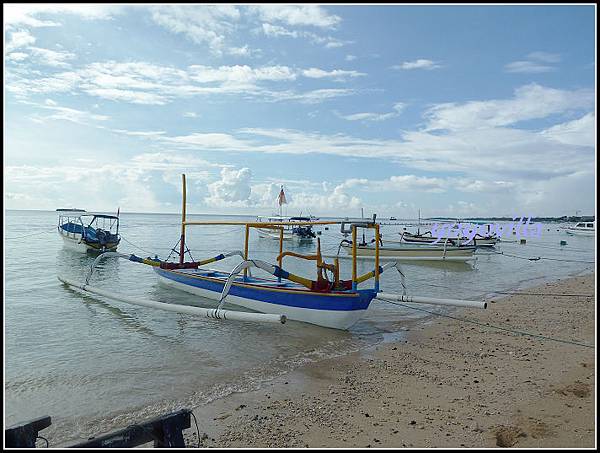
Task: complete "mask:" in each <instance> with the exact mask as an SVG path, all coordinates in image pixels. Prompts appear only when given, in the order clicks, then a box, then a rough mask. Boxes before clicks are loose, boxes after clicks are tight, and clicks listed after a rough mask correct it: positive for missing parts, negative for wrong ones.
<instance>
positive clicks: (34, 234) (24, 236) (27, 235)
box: [6, 227, 56, 240]
mask: <svg viewBox="0 0 600 453" xmlns="http://www.w3.org/2000/svg"><path fill="white" fill-rule="evenodd" d="M52 231H56V227H53V228H52V229H51V230H46V231H41V232H39V233H32V234H25V235H23V236H15V237H12V238H6V239H8V240H15V239H22V238H28V237H31V236H39V235H40V234H46V233H51V232H52Z"/></svg>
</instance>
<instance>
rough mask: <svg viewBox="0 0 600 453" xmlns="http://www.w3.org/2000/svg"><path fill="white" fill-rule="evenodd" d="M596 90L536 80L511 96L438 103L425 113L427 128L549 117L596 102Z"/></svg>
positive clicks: (473, 126)
mask: <svg viewBox="0 0 600 453" xmlns="http://www.w3.org/2000/svg"><path fill="white" fill-rule="evenodd" d="M594 99H595V96H594V92H593V90H588V89H580V90H573V91H569V90H559V89H554V88H547V87H543V86H541V85H538V84H536V83H532V84H529V85H524V86H522V87H520V88H517V89H516V90H515V94H514V97H513V98H512V99H502V100H499V99H498V100H489V101H470V102H465V103H462V104H457V103H449V104H439V105H437V106H434V107H432V108H430V109H429V110H428V111H427V112H426V114H425V117H426V118H427V120H428V124H427V129H428V130H437V129H447V130H460V129H481V128H487V127H500V126H508V125H511V124H516V123H519V122H521V121H526V120H532V119H539V118H546V117H548V116H550V115H553V114H557V113H565V112H569V111H572V110H577V109H588V108H591V107H592V106H593V105H594Z"/></svg>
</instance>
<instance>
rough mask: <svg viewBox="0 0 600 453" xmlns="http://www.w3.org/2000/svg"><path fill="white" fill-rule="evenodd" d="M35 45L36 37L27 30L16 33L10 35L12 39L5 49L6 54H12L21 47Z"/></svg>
mask: <svg viewBox="0 0 600 453" xmlns="http://www.w3.org/2000/svg"><path fill="white" fill-rule="evenodd" d="M33 43H35V37H34V36H33V35H32V34H31V33H29V32H28V31H27V30H20V31H14V32H11V34H10V39H9V41H8V42H7V43H6V46H5V48H4V52H5V53H10V52H12V51H13V50H15V49H18V48H20V47H27V46H30V45H31V44H33Z"/></svg>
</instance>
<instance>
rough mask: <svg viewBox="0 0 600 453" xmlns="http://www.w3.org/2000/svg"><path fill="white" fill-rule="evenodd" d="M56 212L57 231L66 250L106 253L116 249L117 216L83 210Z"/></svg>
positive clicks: (118, 237) (117, 234)
mask: <svg viewBox="0 0 600 453" xmlns="http://www.w3.org/2000/svg"><path fill="white" fill-rule="evenodd" d="M57 211H58V212H59V216H58V226H57V231H58V234H59V235H60V236H61V237H62V238H63V241H64V244H65V246H66V247H67V248H70V249H72V250H77V251H80V252H88V251H92V252H106V251H115V250H116V249H117V246H118V245H119V242H120V241H121V237H120V236H119V216H118V215H116V216H114V215H108V214H99V213H93V212H86V211H84V210H75V211H70V210H64V209H61V210H57Z"/></svg>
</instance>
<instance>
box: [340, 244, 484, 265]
mask: <svg viewBox="0 0 600 453" xmlns="http://www.w3.org/2000/svg"><path fill="white" fill-rule="evenodd" d="M348 242H349V241H347V242H346V243H344V244H341V248H342V249H344V250H345V251H346V252H347V253H348V254H349V255H350V254H352V253H353V252H352V249H353V248H352V244H351V243H348ZM475 250H476V247H475V246H452V245H447V244H446V245H445V246H444V245H428V244H427V245H425V244H422V245H409V244H401V243H396V244H393V245H388V243H384V244H383V245H382V246H380V247H379V251H378V252H377V250H376V247H375V246H374V245H373V244H357V245H356V256H358V257H364V258H374V257H375V254H376V253H379V257H380V258H381V259H383V260H398V261H468V260H472V259H475V256H473V255H474V252H475Z"/></svg>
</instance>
